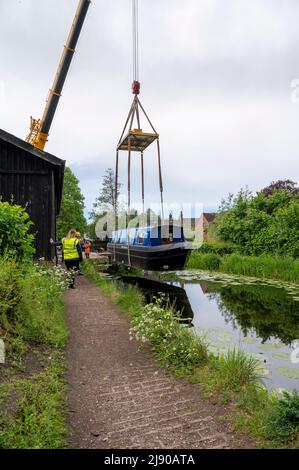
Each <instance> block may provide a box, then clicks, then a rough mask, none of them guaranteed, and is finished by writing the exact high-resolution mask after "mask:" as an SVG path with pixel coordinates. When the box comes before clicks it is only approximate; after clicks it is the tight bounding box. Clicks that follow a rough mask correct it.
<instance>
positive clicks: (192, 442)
mask: <svg viewBox="0 0 299 470" xmlns="http://www.w3.org/2000/svg"><path fill="white" fill-rule="evenodd" d="M66 305H67V311H68V323H69V328H70V342H69V347H68V351H67V364H68V371H67V381H68V384H69V396H68V407H67V421H68V427H69V439H68V441H69V447H70V448H73V449H76V448H89V449H92V448H94V449H140V448H143V449H205V448H217V449H218V448H251V447H253V446H252V443H250V441H249V440H248V439H247V438H246V437H243V436H240V435H236V434H233V433H231V432H230V431H229V430H228V429H227V425H225V424H223V423H220V421H219V420H218V417H219V416H220V415H221V414H224V411H225V410H224V409H223V408H222V409H221V408H220V407H219V405H217V404H216V402H215V403H213V402H212V401H208V400H206V399H204V398H202V397H201V396H200V391H199V387H198V385H191V384H188V383H186V382H185V381H181V380H176V379H175V378H174V377H173V376H171V375H170V374H169V373H168V372H167V371H165V370H164V369H161V368H159V367H158V366H157V365H156V363H155V360H154V359H153V356H152V354H151V352H150V351H149V350H148V349H146V348H144V347H142V349H140V345H139V343H137V342H135V341H130V340H129V325H128V322H127V320H126V319H125V318H124V317H123V316H122V315H121V314H120V313H119V311H118V309H117V307H116V306H114V305H112V304H111V303H110V302H109V301H108V300H107V299H106V298H105V297H104V296H103V295H102V294H101V293H100V291H99V290H98V288H97V287H96V286H95V285H93V284H92V283H91V282H90V281H88V280H87V279H86V278H85V277H80V278H79V280H78V283H77V289H75V290H70V291H68V292H67V294H66Z"/></svg>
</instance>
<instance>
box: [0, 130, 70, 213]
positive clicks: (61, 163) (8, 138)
mask: <svg viewBox="0 0 299 470" xmlns="http://www.w3.org/2000/svg"><path fill="white" fill-rule="evenodd" d="M1 140H2V141H4V142H7V143H9V144H11V145H14V146H15V147H19V148H20V149H21V150H23V151H25V152H27V153H29V154H31V155H33V156H35V157H37V158H40V159H42V160H44V161H46V162H47V163H49V164H50V165H52V166H53V167H54V171H55V186H56V195H57V202H58V210H60V204H61V198H62V188H63V178H64V168H65V160H61V159H60V158H58V157H55V156H54V155H52V154H50V153H47V152H44V151H42V150H39V149H37V148H35V147H33V145H31V144H28V143H27V142H25V141H24V140H22V139H19V138H18V137H16V136H14V135H12V134H9V133H8V132H6V131H4V130H3V129H0V141H1Z"/></svg>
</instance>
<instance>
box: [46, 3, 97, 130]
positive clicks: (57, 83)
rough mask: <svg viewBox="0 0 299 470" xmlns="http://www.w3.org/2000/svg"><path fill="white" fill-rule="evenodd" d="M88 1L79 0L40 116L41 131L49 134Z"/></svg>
mask: <svg viewBox="0 0 299 470" xmlns="http://www.w3.org/2000/svg"><path fill="white" fill-rule="evenodd" d="M90 3H91V0H81V1H80V4H79V6H78V9H77V13H76V17H75V19H74V22H73V25H72V28H71V32H70V34H69V37H68V40H67V43H66V45H65V47H64V51H63V54H62V57H61V61H60V64H59V67H58V71H57V74H56V77H55V80H54V83H53V86H52V88H51V90H50V94H49V98H48V101H47V105H46V108H45V111H44V115H43V117H42V127H41V132H42V133H44V134H49V131H50V127H51V124H52V121H53V118H54V115H55V111H56V108H57V105H58V102H59V99H60V96H61V92H62V89H63V86H64V83H65V80H66V77H67V74H68V71H69V68H70V65H71V62H72V59H73V56H74V53H75V49H76V46H77V42H78V39H79V36H80V33H81V30H82V27H83V24H84V21H85V17H86V14H87V11H88V8H89V5H90Z"/></svg>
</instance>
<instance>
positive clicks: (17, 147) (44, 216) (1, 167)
mask: <svg viewBox="0 0 299 470" xmlns="http://www.w3.org/2000/svg"><path fill="white" fill-rule="evenodd" d="M64 167H65V162H64V160H61V159H59V158H57V157H54V155H51V154H49V153H47V152H43V151H40V150H37V149H36V148H35V147H33V146H32V145H30V144H27V143H26V142H24V141H23V140H21V139H18V138H17V137H15V136H13V135H11V134H9V133H7V132H5V131H3V130H1V129H0V197H1V198H2V201H10V200H11V199H12V198H13V200H14V202H15V204H19V205H21V206H23V207H24V206H25V205H27V212H28V213H29V215H30V218H31V220H32V222H33V223H34V225H33V227H32V231H33V232H34V233H35V244H36V257H38V258H46V259H51V258H53V256H54V253H53V248H52V247H51V246H50V243H49V240H50V238H51V237H52V238H54V239H55V238H56V217H57V215H58V214H59V211H60V205H61V197H62V187H63V177H64Z"/></svg>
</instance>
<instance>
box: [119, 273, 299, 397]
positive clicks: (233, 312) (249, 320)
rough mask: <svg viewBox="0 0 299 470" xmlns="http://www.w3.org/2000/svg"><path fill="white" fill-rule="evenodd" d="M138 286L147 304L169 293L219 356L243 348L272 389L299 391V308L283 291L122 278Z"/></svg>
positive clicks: (256, 286)
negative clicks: (295, 350) (296, 353)
mask: <svg viewBox="0 0 299 470" xmlns="http://www.w3.org/2000/svg"><path fill="white" fill-rule="evenodd" d="M122 280H123V282H126V283H127V282H129V283H131V284H134V285H136V286H137V287H139V288H140V289H141V290H142V292H143V293H144V295H145V297H146V300H147V302H151V301H152V298H153V296H157V295H159V292H163V293H164V294H167V296H168V297H169V299H170V301H171V302H172V303H175V305H176V308H177V310H179V311H180V312H182V316H183V317H184V319H185V323H187V324H190V325H191V326H193V327H194V331H195V332H198V334H201V335H202V334H204V335H205V336H206V337H207V340H208V342H209V344H210V349H211V351H212V352H214V353H220V354H221V353H224V352H225V351H227V350H228V348H232V347H236V346H237V347H239V348H241V349H243V350H245V351H248V352H250V353H251V354H253V355H255V356H256V357H257V358H258V359H260V361H261V363H263V364H265V365H266V367H267V373H268V378H267V386H268V388H281V387H283V388H287V389H294V388H296V389H299V367H298V364H297V365H296V364H293V363H292V362H291V353H292V347H291V343H292V342H294V341H295V340H296V339H298V338H299V303H298V300H297V301H296V300H295V299H294V298H293V297H292V296H291V295H290V294H289V292H287V290H286V289H284V288H279V287H273V286H269V285H258V284H250V283H249V284H246V283H244V284H242V283H241V282H228V281H227V280H226V281H225V282H219V281H217V282H212V281H210V280H209V281H206V280H202V281H201V280H197V281H196V282H195V281H181V282H178V281H174V282H172V281H167V282H159V281H158V280H156V279H150V278H147V279H145V278H138V277H137V278H132V277H128V278H122Z"/></svg>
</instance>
